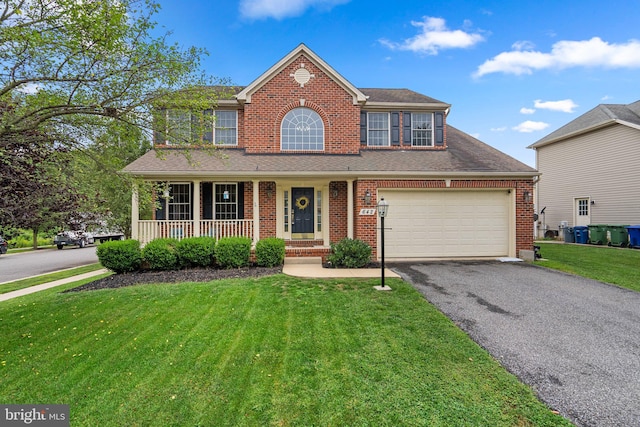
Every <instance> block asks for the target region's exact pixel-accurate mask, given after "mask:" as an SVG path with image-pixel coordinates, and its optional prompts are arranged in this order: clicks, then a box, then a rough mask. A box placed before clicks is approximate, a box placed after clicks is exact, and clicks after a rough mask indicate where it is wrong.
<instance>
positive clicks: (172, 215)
mask: <svg viewBox="0 0 640 427" xmlns="http://www.w3.org/2000/svg"><path fill="white" fill-rule="evenodd" d="M167 211H168V212H169V215H168V218H167V219H169V220H173V221H178V220H190V219H191V184H171V185H170V187H169V197H168V198H167Z"/></svg>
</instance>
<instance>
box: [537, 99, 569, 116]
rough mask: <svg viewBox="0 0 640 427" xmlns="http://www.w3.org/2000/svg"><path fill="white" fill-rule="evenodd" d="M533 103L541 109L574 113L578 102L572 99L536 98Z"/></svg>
mask: <svg viewBox="0 0 640 427" xmlns="http://www.w3.org/2000/svg"><path fill="white" fill-rule="evenodd" d="M533 105H534V106H535V107H536V108H540V109H541V110H551V111H562V112H563V113H573V111H574V110H575V109H576V107H578V104H576V103H575V102H573V100H571V99H563V100H560V101H541V100H539V99H536V100H535V101H533Z"/></svg>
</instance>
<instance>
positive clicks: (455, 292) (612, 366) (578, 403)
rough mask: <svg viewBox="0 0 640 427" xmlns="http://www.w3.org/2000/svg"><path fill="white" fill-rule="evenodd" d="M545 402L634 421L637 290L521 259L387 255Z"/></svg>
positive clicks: (577, 419)
mask: <svg viewBox="0 0 640 427" xmlns="http://www.w3.org/2000/svg"><path fill="white" fill-rule="evenodd" d="M389 267H390V268H391V269H392V270H393V271H395V272H396V273H398V274H400V275H401V276H402V278H403V279H404V280H406V281H408V282H410V283H412V284H413V286H414V287H415V288H416V289H417V290H418V291H420V292H421V293H422V294H423V295H424V296H425V298H426V299H427V300H428V301H430V302H431V303H432V304H434V305H435V306H436V307H438V308H439V309H440V310H441V311H442V312H443V313H444V314H446V315H447V316H448V317H449V318H450V319H451V320H453V321H454V322H455V323H456V324H457V325H458V326H459V327H460V328H461V329H463V330H464V331H466V332H467V333H468V334H469V336H471V338H472V339H473V340H475V341H476V342H477V343H478V344H480V345H481V346H482V347H484V348H485V349H486V350H487V351H488V352H489V353H491V354H492V355H493V357H494V358H496V359H497V360H498V361H499V362H500V363H501V364H502V365H503V366H504V367H505V368H507V369H508V370H509V371H510V372H512V373H514V374H515V375H517V376H518V377H519V378H520V379H521V380H522V381H523V382H525V383H526V384H529V385H530V386H531V387H532V388H533V389H534V391H535V392H536V393H537V394H538V396H539V398H540V399H541V400H542V401H544V402H545V403H546V404H547V405H548V406H549V407H551V408H552V409H554V410H557V411H559V412H560V413H561V414H562V415H563V416H565V417H567V418H568V419H570V420H571V421H572V422H574V423H575V424H577V425H579V426H640V293H638V292H633V291H628V290H625V289H621V288H618V287H616V286H613V285H608V284H605V283H601V282H597V281H595V280H589V279H583V278H580V277H576V276H572V275H569V274H564V273H561V272H555V271H551V270H547V269H544V268H542V267H536V266H534V265H529V264H525V263H500V262H429V263H420V264H411V263H402V264H400V263H394V264H391V265H389Z"/></svg>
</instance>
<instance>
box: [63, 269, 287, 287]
mask: <svg viewBox="0 0 640 427" xmlns="http://www.w3.org/2000/svg"><path fill="white" fill-rule="evenodd" d="M279 273H282V266H278V267H256V266H250V267H243V268H235V269H229V270H222V269H216V268H192V269H187V270H177V271H137V272H133V273H122V274H112V275H111V276H107V277H105V278H102V279H98V280H94V281H93V282H89V283H87V284H84V285H82V286H78V287H77V288H72V289H67V290H66V291H65V292H80V291H92V290H96V289H113V288H122V287H124V286H133V285H140V284H145V283H181V282H210V281H212V280H219V279H243V278H249V277H262V276H271V275H273V274H279Z"/></svg>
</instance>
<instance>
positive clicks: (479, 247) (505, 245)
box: [379, 190, 510, 258]
mask: <svg viewBox="0 0 640 427" xmlns="http://www.w3.org/2000/svg"><path fill="white" fill-rule="evenodd" d="M379 193H380V195H381V196H382V197H384V198H385V200H387V201H388V202H389V205H390V210H389V215H388V216H387V218H386V219H385V228H387V229H388V231H387V233H386V234H385V256H387V257H389V258H437V257H481V256H482V257H485V256H506V255H507V254H508V251H509V211H510V209H509V203H510V197H509V196H508V193H507V192H506V191H504V190H503V191H425V190H419V191H393V190H379Z"/></svg>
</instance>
